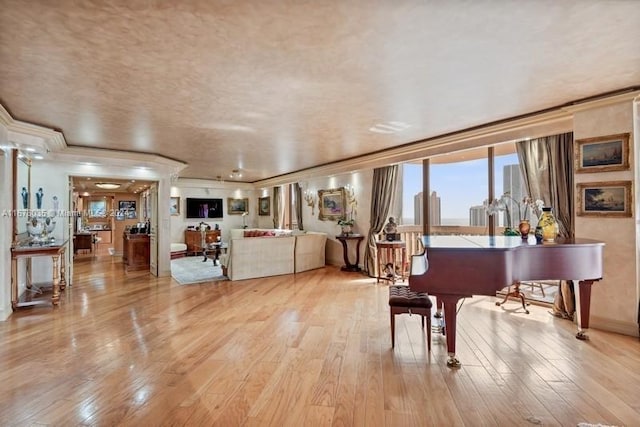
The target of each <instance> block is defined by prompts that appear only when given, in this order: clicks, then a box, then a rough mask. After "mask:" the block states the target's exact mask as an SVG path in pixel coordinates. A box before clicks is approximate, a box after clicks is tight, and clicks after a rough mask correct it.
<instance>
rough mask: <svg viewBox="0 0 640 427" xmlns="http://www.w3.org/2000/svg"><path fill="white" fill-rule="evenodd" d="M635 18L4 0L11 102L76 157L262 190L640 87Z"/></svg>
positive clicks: (392, 5) (455, 6)
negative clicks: (252, 184)
mask: <svg viewBox="0 0 640 427" xmlns="http://www.w3.org/2000/svg"><path fill="white" fill-rule="evenodd" d="M639 18H640V2H638V1H631V0H630V1H614V0H611V1H593V0H580V1H561V0H558V1H544V0H539V1H527V2H524V1H506V0H505V1H499V0H494V1H447V2H445V1H419V0H413V1H410V0H406V1H391V0H388V1H343V0H327V1H322V0H318V1H313V2H293V1H275V0H273V1H257V0H256V1H210V0H202V1H144V2H135V1H109V2H106V1H97V0H95V1H91V0H83V1H71V0H68V1H50V0H41V1H36V0H30V1H24V0H16V1H13V0H0V29H1V30H0V102H1V103H2V104H3V105H4V106H5V107H6V108H7V110H9V111H10V113H11V114H12V115H13V117H14V118H16V119H18V120H22V121H27V122H32V123H37V124H41V125H45V126H48V127H52V128H55V129H59V130H61V131H62V132H63V133H64V136H65V138H66V141H67V143H68V144H69V145H74V146H86V147H100V148H108V149H114V150H128V151H139V152H146V153H155V154H160V155H163V156H166V157H169V158H172V159H176V160H181V161H183V162H186V163H187V164H188V167H187V168H186V169H184V170H183V172H182V173H181V176H183V177H189V178H215V177H217V176H222V177H226V176H228V175H229V173H230V172H231V170H232V169H238V168H239V169H241V171H242V173H243V178H242V180H245V181H257V180H261V179H266V178H270V177H274V176H277V175H281V174H286V173H289V172H293V171H297V170H301V169H305V168H309V167H313V166H317V165H321V164H326V163H331V162H335V161H339V160H343V159H345V158H351V157H356V156H359V155H363V154H366V153H371V152H376V151H379V150H384V149H387V148H391V147H394V146H397V145H401V144H406V143H410V142H413V141H417V140H420V139H424V138H428V137H433V136H436V135H440V134H444V133H448V132H453V131H456V130H461V129H465V128H468V127H472V126H476V125H480V124H483V123H487V122H491V121H496V120H501V119H505V118H509V117H513V116H517V115H521V114H526V113H529V112H532V111H538V110H542V109H545V108H549V107H554V106H557V105H561V104H564V103H567V102H570V101H573V100H577V99H582V98H586V97H589V96H593V95H597V94H601V93H605V92H609V91H614V90H618V89H621V88H626V87H631V86H636V85H638V84H640V47H639V45H638V40H640V25H638V21H639ZM390 122H398V123H395V127H396V129H401V130H400V131H398V132H394V133H378V132H373V131H371V130H370V128H371V127H373V126H375V125H377V124H385V123H390ZM405 124H406V125H408V126H405Z"/></svg>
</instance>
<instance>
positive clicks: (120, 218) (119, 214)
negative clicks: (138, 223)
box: [116, 211, 125, 221]
mask: <svg viewBox="0 0 640 427" xmlns="http://www.w3.org/2000/svg"><path fill="white" fill-rule="evenodd" d="M124 219H125V213H124V211H116V221H124Z"/></svg>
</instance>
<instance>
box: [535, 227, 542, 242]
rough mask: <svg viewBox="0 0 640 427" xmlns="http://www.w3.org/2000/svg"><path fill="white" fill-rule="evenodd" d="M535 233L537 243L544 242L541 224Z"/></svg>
mask: <svg viewBox="0 0 640 427" xmlns="http://www.w3.org/2000/svg"><path fill="white" fill-rule="evenodd" d="M533 234H534V236H536V243H542V227H540V226H539V225H538V226H536V230H535V232H534V233H533Z"/></svg>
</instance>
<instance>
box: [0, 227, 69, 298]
mask: <svg viewBox="0 0 640 427" xmlns="http://www.w3.org/2000/svg"><path fill="white" fill-rule="evenodd" d="M66 248H67V240H60V239H57V240H55V241H52V242H48V243H31V244H25V245H18V246H14V247H12V248H11V308H12V309H13V310H15V309H17V308H18V307H30V306H35V305H49V304H51V305H54V306H56V305H58V304H59V303H60V291H61V290H64V289H65V287H66V286H67V281H66V279H65V270H66V267H65V262H64V254H65V250H66ZM41 256H50V257H51V259H52V261H53V268H52V282H51V284H49V283H45V284H38V286H37V290H35V291H34V290H33V288H34V286H36V285H34V284H33V283H31V261H32V260H31V259H32V258H35V257H41ZM20 258H25V259H26V262H27V264H26V267H27V270H26V288H27V293H29V292H34V293H35V292H38V293H42V291H44V290H49V289H51V293H52V295H51V301H50V302H49V301H47V300H45V299H33V298H31V295H30V294H29V295H28V296H27V297H25V298H20V295H19V294H18V259H20ZM58 262H59V264H58Z"/></svg>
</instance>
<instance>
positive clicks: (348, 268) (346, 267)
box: [336, 234, 364, 272]
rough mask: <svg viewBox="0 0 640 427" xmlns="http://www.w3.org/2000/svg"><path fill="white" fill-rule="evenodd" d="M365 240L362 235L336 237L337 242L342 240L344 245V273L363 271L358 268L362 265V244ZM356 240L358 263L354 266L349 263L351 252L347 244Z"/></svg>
mask: <svg viewBox="0 0 640 427" xmlns="http://www.w3.org/2000/svg"><path fill="white" fill-rule="evenodd" d="M362 239H364V236H363V235H362V234H341V235H339V236H336V240H340V243H342V257H343V258H344V264H345V265H344V266H343V267H342V268H341V270H342V271H355V272H357V271H361V268H360V267H359V266H358V264H360V242H361V241H362ZM352 240H354V241H355V242H356V248H355V249H356V262H355V264H352V263H351V261H349V251H348V247H347V242H349V241H352Z"/></svg>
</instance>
